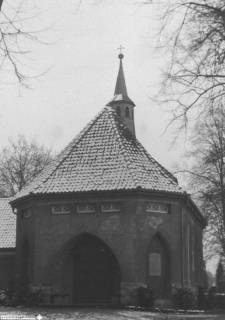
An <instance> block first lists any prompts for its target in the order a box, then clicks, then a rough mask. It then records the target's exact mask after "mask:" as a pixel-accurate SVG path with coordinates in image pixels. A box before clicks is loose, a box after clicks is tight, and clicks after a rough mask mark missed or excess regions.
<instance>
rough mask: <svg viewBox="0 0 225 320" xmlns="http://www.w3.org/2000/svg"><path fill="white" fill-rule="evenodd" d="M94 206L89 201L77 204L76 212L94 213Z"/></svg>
mask: <svg viewBox="0 0 225 320" xmlns="http://www.w3.org/2000/svg"><path fill="white" fill-rule="evenodd" d="M95 212H96V206H95V205H94V204H90V203H84V204H83V203H82V204H77V213H95Z"/></svg>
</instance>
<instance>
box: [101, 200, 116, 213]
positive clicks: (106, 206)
mask: <svg viewBox="0 0 225 320" xmlns="http://www.w3.org/2000/svg"><path fill="white" fill-rule="evenodd" d="M101 212H120V205H119V204H118V203H114V202H109V203H102V204H101Z"/></svg>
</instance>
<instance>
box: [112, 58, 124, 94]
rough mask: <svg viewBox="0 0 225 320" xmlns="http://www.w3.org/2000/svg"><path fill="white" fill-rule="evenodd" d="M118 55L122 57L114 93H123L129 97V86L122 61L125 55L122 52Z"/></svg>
mask: <svg viewBox="0 0 225 320" xmlns="http://www.w3.org/2000/svg"><path fill="white" fill-rule="evenodd" d="M118 57H119V59H120V66H119V72H118V76H117V80H116V87H115V92H114V95H117V94H122V95H123V96H125V97H127V87H126V82H125V77H124V72H123V62H122V59H123V57H124V55H123V54H122V53H120V54H119V56H118Z"/></svg>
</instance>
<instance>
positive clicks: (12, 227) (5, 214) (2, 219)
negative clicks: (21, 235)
mask: <svg viewBox="0 0 225 320" xmlns="http://www.w3.org/2000/svg"><path fill="white" fill-rule="evenodd" d="M9 201H10V198H0V235H1V237H0V248H1V249H3V248H15V247H16V217H15V215H14V213H13V212H12V208H11V206H10V205H9Z"/></svg>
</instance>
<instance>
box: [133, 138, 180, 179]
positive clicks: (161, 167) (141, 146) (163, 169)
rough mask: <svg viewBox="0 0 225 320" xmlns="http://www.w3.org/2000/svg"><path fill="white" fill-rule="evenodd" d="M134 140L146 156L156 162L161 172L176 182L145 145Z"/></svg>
mask: <svg viewBox="0 0 225 320" xmlns="http://www.w3.org/2000/svg"><path fill="white" fill-rule="evenodd" d="M136 141H137V143H138V145H139V147H140V148H141V149H142V150H143V151H144V153H145V154H146V156H147V157H148V159H149V160H151V161H154V162H155V163H157V165H158V166H159V167H160V169H161V172H162V173H163V174H164V175H165V174H167V175H168V176H169V177H170V178H171V179H172V180H173V181H174V182H176V183H178V181H177V178H176V177H175V176H174V175H173V174H172V173H171V172H170V171H169V170H167V169H166V168H165V167H164V166H162V165H161V164H160V163H159V162H158V161H157V160H156V159H155V158H154V157H152V156H151V155H150V153H149V152H148V151H147V150H146V149H145V147H144V146H143V145H142V144H141V142H140V141H139V140H138V139H137V138H136Z"/></svg>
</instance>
